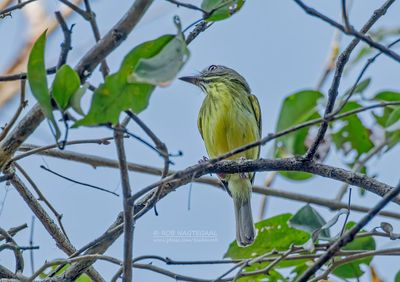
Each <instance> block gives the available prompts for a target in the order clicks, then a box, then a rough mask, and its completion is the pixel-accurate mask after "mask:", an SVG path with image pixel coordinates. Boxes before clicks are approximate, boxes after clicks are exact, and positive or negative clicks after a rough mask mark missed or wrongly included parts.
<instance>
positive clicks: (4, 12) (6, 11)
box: [0, 0, 36, 18]
mask: <svg viewBox="0 0 400 282" xmlns="http://www.w3.org/2000/svg"><path fill="white" fill-rule="evenodd" d="M34 1H36V0H26V1H24V2H22V1H18V4H16V5H14V6H11V7H9V8H6V9H4V10H2V11H0V18H4V17H5V16H8V15H11V12H12V11H15V10H18V9H22V8H23V7H24V6H25V5H27V4H29V3H32V2H34Z"/></svg>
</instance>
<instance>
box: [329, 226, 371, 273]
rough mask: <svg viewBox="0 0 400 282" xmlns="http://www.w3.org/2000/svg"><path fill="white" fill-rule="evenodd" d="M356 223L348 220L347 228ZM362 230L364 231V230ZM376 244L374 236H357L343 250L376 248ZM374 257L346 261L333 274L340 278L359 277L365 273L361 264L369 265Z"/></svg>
mask: <svg viewBox="0 0 400 282" xmlns="http://www.w3.org/2000/svg"><path fill="white" fill-rule="evenodd" d="M355 224H356V223H355V222H352V221H351V222H348V223H347V224H346V227H345V229H346V230H349V229H351V228H352V227H353V226H354V225H355ZM362 232H364V231H363V230H362ZM375 248H376V244H375V240H374V238H372V236H368V237H361V238H356V239H355V240H353V241H352V242H350V243H349V244H347V245H346V246H345V247H344V248H343V250H349V251H350V250H375ZM372 258H373V257H366V258H362V259H358V260H354V261H352V262H349V263H346V264H344V265H342V266H339V267H338V268H336V269H335V270H334V271H333V274H334V275H336V276H338V277H340V278H346V279H347V278H358V277H361V276H362V275H363V274H364V271H363V270H362V269H361V268H360V265H361V264H366V265H369V264H370V263H371V260H372Z"/></svg>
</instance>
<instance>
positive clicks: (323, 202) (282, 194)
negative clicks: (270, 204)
mask: <svg viewBox="0 0 400 282" xmlns="http://www.w3.org/2000/svg"><path fill="white" fill-rule="evenodd" d="M34 148H40V147H36V146H34V145H23V146H22V147H21V148H20V149H21V150H27V149H29V150H32V149H34ZM39 154H40V155H43V156H49V157H56V158H61V159H64V160H70V161H76V162H80V163H84V164H88V165H90V166H92V167H95V168H96V167H110V168H118V161H116V160H112V159H108V158H104V157H99V156H94V155H88V154H82V153H76V152H71V151H66V150H64V151H60V150H46V151H40V152H39ZM127 165H128V170H130V171H136V172H140V173H146V174H151V175H161V173H162V169H161V168H157V167H152V166H146V165H139V164H135V163H130V162H128V164H127ZM175 173H176V171H170V174H171V175H172V174H175ZM193 181H194V182H198V183H204V184H208V185H211V186H214V187H217V188H221V184H220V182H219V181H218V180H217V179H216V178H213V177H204V176H203V177H200V178H197V179H193ZM253 192H255V193H258V194H262V195H266V196H272V197H278V198H283V199H289V200H294V201H300V202H305V203H311V204H316V205H319V206H321V207H327V208H330V209H337V210H338V209H342V208H347V204H346V203H341V202H338V201H334V200H329V199H324V198H320V197H314V196H308V195H305V194H300V193H293V192H289V191H284V190H282V189H272V188H270V189H266V188H265V187H263V186H257V185H255V186H254V187H253ZM351 209H352V210H353V211H358V212H368V211H369V207H365V206H359V205H352V206H351ZM380 215H382V216H387V217H392V218H398V219H400V214H398V213H394V212H389V211H382V212H381V213H380Z"/></svg>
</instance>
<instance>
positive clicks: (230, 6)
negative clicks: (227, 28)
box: [201, 0, 244, 21]
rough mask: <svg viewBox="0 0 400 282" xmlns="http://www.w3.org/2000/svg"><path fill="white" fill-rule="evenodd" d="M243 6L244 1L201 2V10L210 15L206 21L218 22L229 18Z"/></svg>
mask: <svg viewBox="0 0 400 282" xmlns="http://www.w3.org/2000/svg"><path fill="white" fill-rule="evenodd" d="M243 4H244V0H203V2H202V3H201V8H202V9H203V10H204V11H206V12H208V13H210V12H212V14H211V16H209V17H208V18H206V20H207V21H220V20H224V19H226V18H229V17H230V16H232V15H233V14H234V13H236V12H237V11H239V10H240V9H241V8H242V6H243Z"/></svg>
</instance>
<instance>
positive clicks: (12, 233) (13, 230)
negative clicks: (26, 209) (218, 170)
mask: <svg viewBox="0 0 400 282" xmlns="http://www.w3.org/2000/svg"><path fill="white" fill-rule="evenodd" d="M27 227H28V224H26V223H24V224H21V225H19V226H16V227H12V228H10V229H9V230H8V231H7V233H8V234H9V235H10V236H11V237H12V236H15V234H17V233H18V232H19V231H21V230H24V229H25V228H27ZM4 239H6V238H5V237H4V236H3V235H1V234H0V241H2V240H4Z"/></svg>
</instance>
